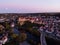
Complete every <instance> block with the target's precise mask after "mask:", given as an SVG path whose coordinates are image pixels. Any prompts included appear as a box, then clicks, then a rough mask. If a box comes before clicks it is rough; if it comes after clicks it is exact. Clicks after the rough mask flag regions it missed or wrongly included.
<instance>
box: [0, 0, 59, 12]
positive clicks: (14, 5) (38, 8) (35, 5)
mask: <svg viewBox="0 0 60 45" xmlns="http://www.w3.org/2000/svg"><path fill="white" fill-rule="evenodd" d="M37 12H38V13H40V12H60V0H0V13H37Z"/></svg>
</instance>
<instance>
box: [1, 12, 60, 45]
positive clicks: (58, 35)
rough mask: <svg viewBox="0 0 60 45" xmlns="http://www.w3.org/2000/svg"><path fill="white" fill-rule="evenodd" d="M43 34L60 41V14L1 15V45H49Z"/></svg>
mask: <svg viewBox="0 0 60 45" xmlns="http://www.w3.org/2000/svg"><path fill="white" fill-rule="evenodd" d="M42 34H43V35H44V37H46V38H52V39H54V40H60V16H59V13H31V14H30V13H28V14H26V13H25V14H18V13H15V14H14V13H5V14H0V45H24V44H25V43H26V45H43V44H45V45H48V43H47V41H46V40H45V39H44V38H42V36H41V35H42ZM42 39H43V40H44V41H42ZM42 42H43V43H42Z"/></svg>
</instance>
